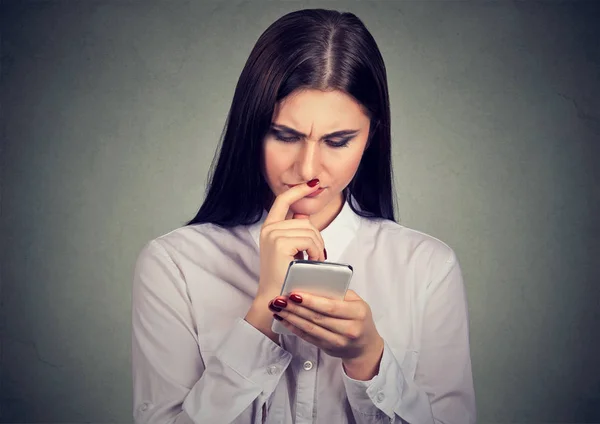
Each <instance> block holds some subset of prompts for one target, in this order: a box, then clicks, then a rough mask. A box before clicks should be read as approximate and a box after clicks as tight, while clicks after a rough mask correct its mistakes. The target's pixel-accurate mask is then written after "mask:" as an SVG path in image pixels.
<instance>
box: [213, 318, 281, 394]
mask: <svg viewBox="0 0 600 424" xmlns="http://www.w3.org/2000/svg"><path fill="white" fill-rule="evenodd" d="M215 356H216V357H217V358H218V359H219V360H220V361H221V362H222V363H223V364H226V365H227V366H229V367H230V368H232V369H233V370H234V371H235V372H236V373H238V374H239V375H241V376H242V377H244V378H246V379H247V380H250V381H252V382H253V383H255V384H256V385H258V386H260V387H262V389H263V393H265V394H267V396H268V395H270V394H271V393H272V392H273V390H275V387H276V386H277V382H278V381H279V378H280V377H281V375H282V374H283V372H284V371H285V369H286V368H287V367H288V365H289V364H290V362H291V360H292V354H291V353H290V352H288V351H287V350H285V349H283V348H282V347H281V346H279V345H277V344H276V343H273V341H272V340H271V339H270V338H269V337H267V336H266V335H265V334H263V333H262V332H260V331H259V330H257V329H256V328H255V327H254V326H252V325H251V324H249V323H248V322H247V321H246V320H244V319H243V318H238V319H237V320H236V322H235V324H234V326H233V328H232V330H231V331H230V332H229V334H228V335H227V336H226V337H225V339H224V340H223V342H222V343H221V344H220V346H219V347H218V348H217V350H216V352H215Z"/></svg>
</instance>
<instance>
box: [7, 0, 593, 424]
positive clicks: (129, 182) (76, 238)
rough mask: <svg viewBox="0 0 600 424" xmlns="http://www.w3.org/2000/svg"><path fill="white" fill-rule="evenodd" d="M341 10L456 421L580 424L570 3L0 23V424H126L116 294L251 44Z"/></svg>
mask: <svg viewBox="0 0 600 424" xmlns="http://www.w3.org/2000/svg"><path fill="white" fill-rule="evenodd" d="M317 6H324V7H328V8H338V9H344V10H350V11H353V12H355V13H356V14H357V15H358V16H359V17H360V18H361V19H363V21H364V22H365V24H366V25H367V27H368V28H369V29H370V30H371V31H372V33H373V35H374V36H375V38H376V40H377V41H378V43H379V46H380V48H381V51H382V53H383V55H384V58H385V60H386V64H387V69H388V75H389V87H390V95H391V105H392V122H393V142H394V144H393V155H394V157H393V158H394V167H395V172H396V184H397V193H398V198H399V215H400V219H401V223H403V224H404V225H406V226H409V227H412V228H415V229H418V230H421V231H424V232H427V233H429V234H431V235H434V236H436V237H438V238H440V239H442V240H444V241H445V242H447V243H448V244H450V245H451V246H452V247H453V248H454V249H455V250H456V252H457V253H458V256H459V259H460V261H461V264H462V267H463V271H464V277H465V283H466V286H467V290H468V298H469V306H470V321H471V343H472V345H471V349H472V359H473V371H474V379H475V389H476V393H477V401H478V411H479V422H481V423H501V422H502V423H540V422H565V423H566V422H600V369H599V368H600V366H599V360H598V358H600V334H599V333H600V331H599V330H598V327H599V324H600V316H599V315H600V312H599V308H598V301H599V282H600V281H599V280H600V278H599V277H600V272H599V271H600V270H599V265H598V264H599V262H600V261H599V259H598V258H600V243H599V240H600V228H599V220H598V219H597V217H598V216H600V207H599V206H600V201H599V198H600V193H599V189H598V187H599V183H600V175H599V171H598V162H599V159H600V155H599V153H600V152H599V150H600V146H599V144H600V143H599V139H600V112H599V110H600V82H599V79H600V78H599V73H600V72H599V69H600V54H599V47H598V46H599V43H600V41H599V40H600V38H599V30H598V29H594V25H595V24H596V23H597V22H600V14H599V13H598V11H599V8H598V5H597V3H596V4H594V3H582V2H569V3H558V2H544V3H530V2H527V3H522V2H510V1H503V2H494V3H490V2H485V3H480V2H477V3H466V2H398V1H395V2H393V1H379V2H368V1H362V2H352V3H348V2H344V3H342V2H334V1H328V2H323V1H321V2H291V1H271V2H267V1H263V2H258V1H254V2H239V1H237V2H236V1H230V2H227V3H226V2H223V1H221V2H193V3H188V2H183V1H171V2H166V1H163V2H157V1H144V2H142V1H63V2H56V1H54V2H39V1H38V2H23V1H21V2H16V3H13V2H11V3H7V2H4V7H3V11H2V141H3V144H2V150H1V166H2V169H1V172H2V174H1V175H2V190H1V196H0V199H1V211H2V229H1V230H2V233H1V240H2V256H1V261H2V262H1V265H2V269H1V271H2V274H1V277H2V278H1V299H2V310H1V320H0V324H1V335H2V345H1V353H2V363H1V365H2V367H1V369H2V373H1V379H0V384H1V389H2V396H1V401H2V403H1V409H0V413H1V420H2V422H36V421H42V422H123V423H126V422H131V420H132V419H131V399H132V398H131V374H130V302H131V295H130V286H131V279H132V275H133V265H134V261H135V259H136V256H137V254H138V253H139V250H140V249H141V247H142V246H143V244H144V243H145V242H146V241H148V240H149V239H151V238H154V237H156V236H158V235H160V234H164V233H165V232H168V231H170V230H172V229H174V228H176V227H178V226H180V225H182V224H183V222H184V221H185V220H187V219H191V218H192V217H193V215H194V214H195V212H196V210H197V208H198V207H199V205H200V203H201V200H202V198H203V193H204V188H205V181H206V174H207V171H208V167H209V164H210V160H211V159H212V156H213V153H214V150H215V147H216V146H217V142H218V138H219V135H220V133H221V130H222V126H223V124H224V122H225V117H226V114H227V111H228V108H229V106H230V102H231V99H232V96H233V91H234V87H235V83H236V81H237V78H238V76H239V73H240V71H241V69H242V67H243V65H244V62H245V60H246V58H247V56H248V54H249V52H250V49H251V48H252V46H253V44H254V42H255V41H256V39H257V38H258V36H259V35H260V34H261V32H262V31H263V30H264V29H265V28H266V27H267V26H268V25H269V24H270V23H271V22H273V21H274V20H275V19H277V18H278V17H279V16H281V15H282V14H284V13H286V12H288V11H292V10H295V9H299V8H303V7H317Z"/></svg>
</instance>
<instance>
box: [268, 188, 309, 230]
mask: <svg viewBox="0 0 600 424" xmlns="http://www.w3.org/2000/svg"><path fill="white" fill-rule="evenodd" d="M318 189H319V184H316V185H315V186H314V187H310V186H309V185H308V184H307V183H305V184H298V185H297V186H294V187H292V188H290V189H289V190H286V191H285V192H284V193H281V194H280V195H279V196H277V198H276V199H275V201H274V202H273V205H272V206H271V210H270V211H269V214H268V215H267V218H266V219H265V222H264V224H263V225H268V224H272V223H274V222H279V221H284V220H285V217H286V215H287V213H288V211H289V210H290V206H291V205H292V203H294V202H296V201H298V200H300V199H302V198H303V197H304V196H306V195H308V194H310V193H312V192H313V191H316V190H318Z"/></svg>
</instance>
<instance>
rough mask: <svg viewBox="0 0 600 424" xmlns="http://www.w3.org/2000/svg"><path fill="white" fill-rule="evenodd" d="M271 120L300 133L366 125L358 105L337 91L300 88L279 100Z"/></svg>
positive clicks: (324, 131)
mask: <svg viewBox="0 0 600 424" xmlns="http://www.w3.org/2000/svg"><path fill="white" fill-rule="evenodd" d="M273 122H274V123H276V124H279V125H285V126H288V127H291V128H294V129H295V130H297V131H300V132H302V133H304V134H308V133H309V132H312V131H316V132H317V133H322V132H323V133H326V132H332V131H337V130H340V129H348V128H357V127H361V126H365V125H369V118H368V117H367V116H366V115H365V113H364V112H363V110H362V107H361V105H360V104H359V103H358V102H357V101H356V100H354V99H353V98H352V97H350V96H349V95H347V94H346V93H343V92H341V91H337V90H336V91H320V90H302V91H298V92H294V93H292V94H290V95H289V96H288V97H286V98H285V99H283V100H282V101H281V102H279V103H278V104H277V106H276V108H275V111H274V114H273Z"/></svg>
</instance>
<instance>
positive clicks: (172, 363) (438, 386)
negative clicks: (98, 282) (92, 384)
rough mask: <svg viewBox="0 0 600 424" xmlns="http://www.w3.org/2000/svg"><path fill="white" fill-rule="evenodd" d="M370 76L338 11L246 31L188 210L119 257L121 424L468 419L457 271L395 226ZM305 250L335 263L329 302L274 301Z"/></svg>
mask: <svg viewBox="0 0 600 424" xmlns="http://www.w3.org/2000/svg"><path fill="white" fill-rule="evenodd" d="M386 78H387V77H386V72H385V66H384V63H383V59H382V57H381V54H380V52H379V50H378V48H377V45H376V43H375V41H374V39H373V38H372V36H371V34H370V33H369V32H368V31H367V29H366V28H365V27H364V25H363V24H362V22H361V21H360V20H359V19H358V18H357V17H356V16H354V15H352V14H350V13H343V14H342V13H338V12H335V11H327V10H302V11H297V12H293V13H290V14H288V15H286V16H283V17H282V18H280V19H279V20H277V21H276V22H275V23H273V24H272V25H271V26H270V27H269V28H268V29H267V30H266V31H265V32H264V34H262V36H261V37H260V38H259V40H258V41H257V43H256V45H255V47H254V49H253V50H252V52H251V54H250V57H249V59H248V61H247V63H246V65H245V67H244V69H243V71H242V73H241V76H240V79H239V82H238V84H237V87H236V91H235V95H234V98H233V103H232V106H231V110H230V113H229V117H228V121H227V125H226V131H225V134H224V137H223V141H222V146H221V149H220V152H219V153H218V155H217V157H218V160H217V162H216V167H214V171H211V172H212V178H211V179H210V184H209V187H208V190H207V194H206V198H205V200H204V203H203V204H202V207H201V208H200V210H199V212H198V214H197V215H196V217H195V218H194V219H193V220H192V221H190V222H189V223H188V224H187V225H186V226H184V227H182V228H179V229H176V230H174V231H172V232H170V233H168V234H166V235H163V236H161V237H158V238H157V239H155V240H152V241H150V242H149V243H148V244H147V245H146V246H145V248H144V249H143V250H142V252H141V253H140V256H139V258H138V261H137V264H136V270H135V277H134V287H133V346H132V349H133V352H132V355H133V356H132V362H133V385H134V417H135V422H136V423H207V424H213V423H216V424H219V423H231V422H235V423H264V422H268V423H293V422H295V423H305V422H306V423H309V422H310V423H312V422H315V423H329V424H334V423H335V424H340V423H390V422H395V423H411V424H429V423H431V424H433V423H437V422H440V423H441V422H443V423H446V424H466V423H474V422H475V400H474V393H473V383H472V376H471V360H470V354H469V336H468V320H467V305H466V297H465V291H464V286H463V280H462V276H461V270H460V266H459V264H458V262H457V259H456V256H455V254H454V252H453V251H452V249H451V248H449V247H448V246H447V245H446V244H444V243H442V242H441V241H439V240H437V239H435V238H433V237H430V236H428V235H426V234H423V233H419V232H417V231H414V230H411V229H408V228H406V227H404V226H401V225H399V224H397V223H396V222H395V219H394V205H393V203H394V202H393V187H392V169H391V140H390V139H391V136H390V111H389V100H388V89H387V81H386ZM304 252H306V253H304ZM304 255H306V256H305V257H307V258H308V259H310V260H314V261H332V262H342V263H348V264H351V265H352V267H353V268H354V276H353V278H352V282H351V285H350V289H351V290H349V291H348V294H347V295H346V298H345V299H344V300H343V301H334V300H330V299H325V298H322V297H318V296H314V295H311V294H310V293H293V294H291V295H290V296H289V298H288V297H282V296H278V295H279V293H280V290H281V286H282V282H283V279H284V277H285V272H286V269H287V266H288V264H289V262H290V261H292V260H293V259H294V258H302V257H304ZM273 319H278V320H280V321H281V322H282V323H283V324H284V325H285V326H286V327H287V328H288V329H290V330H291V331H292V332H293V333H294V334H293V335H285V336H280V337H279V336H278V335H276V334H274V333H273V332H272V331H271V324H272V322H273Z"/></svg>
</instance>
